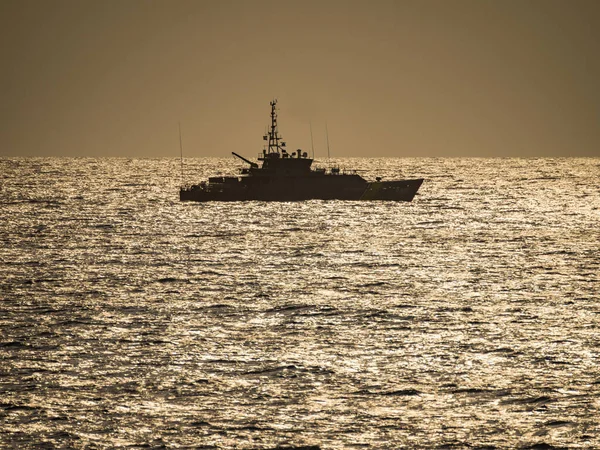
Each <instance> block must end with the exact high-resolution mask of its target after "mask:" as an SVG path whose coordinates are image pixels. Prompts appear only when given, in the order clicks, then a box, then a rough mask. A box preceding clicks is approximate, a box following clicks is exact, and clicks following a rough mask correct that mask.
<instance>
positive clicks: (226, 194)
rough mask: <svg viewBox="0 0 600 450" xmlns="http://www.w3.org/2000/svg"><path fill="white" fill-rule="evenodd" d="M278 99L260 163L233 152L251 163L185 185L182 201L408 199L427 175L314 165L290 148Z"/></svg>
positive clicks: (180, 191) (273, 105) (303, 154)
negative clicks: (368, 174) (389, 176)
mask: <svg viewBox="0 0 600 450" xmlns="http://www.w3.org/2000/svg"><path fill="white" fill-rule="evenodd" d="M276 105H277V100H273V101H272V102H271V127H270V130H269V131H268V133H267V134H266V135H264V136H263V139H264V140H265V141H268V146H266V147H265V149H264V150H263V151H262V154H260V155H259V157H258V160H259V161H262V165H261V166H260V167H259V165H258V164H257V163H255V162H252V161H250V160H248V159H246V158H244V157H243V156H240V155H238V154H237V153H235V152H231V153H232V154H233V155H234V156H237V157H238V158H240V159H241V160H242V161H244V162H246V163H248V164H249V166H250V167H245V168H243V169H241V172H240V175H239V176H226V177H210V178H209V179H208V182H206V181H203V182H201V183H200V184H194V185H191V186H182V187H181V188H180V190H179V199H180V200H181V201H196V202H209V201H249V200H258V201H301V200H313V199H319V200H394V201H406V202H410V201H411V200H412V199H413V198H414V196H415V194H416V193H417V191H418V190H419V187H420V186H421V184H422V183H423V179H421V178H419V179H414V180H396V181H381V178H380V177H377V178H376V181H372V182H369V181H367V180H365V179H364V178H363V177H361V176H360V175H358V174H357V173H356V171H352V172H346V171H340V169H339V168H336V167H334V168H331V169H329V171H327V170H325V169H324V168H316V169H311V165H312V163H313V160H312V159H311V158H309V157H308V154H307V153H306V152H302V151H301V150H300V149H298V150H296V151H295V152H292V153H288V152H287V151H286V149H285V146H286V145H285V142H283V141H282V138H281V135H280V134H279V131H278V129H277V109H276Z"/></svg>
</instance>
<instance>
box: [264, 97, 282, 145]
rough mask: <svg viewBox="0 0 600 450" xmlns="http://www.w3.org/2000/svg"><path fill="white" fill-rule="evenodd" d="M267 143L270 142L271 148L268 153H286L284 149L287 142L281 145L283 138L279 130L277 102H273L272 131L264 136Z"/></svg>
mask: <svg viewBox="0 0 600 450" xmlns="http://www.w3.org/2000/svg"><path fill="white" fill-rule="evenodd" d="M263 139H264V140H265V141H267V140H268V141H269V148H268V150H267V153H280V150H281V152H282V153H285V150H284V149H283V147H285V142H283V141H282V142H281V144H280V143H279V141H281V139H282V137H281V135H280V134H279V131H278V130H277V100H276V99H275V100H273V101H272V102H271V129H270V131H269V132H268V133H267V134H265V135H264V136H263Z"/></svg>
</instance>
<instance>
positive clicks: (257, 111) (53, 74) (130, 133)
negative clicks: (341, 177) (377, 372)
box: [0, 0, 600, 158]
mask: <svg viewBox="0 0 600 450" xmlns="http://www.w3.org/2000/svg"><path fill="white" fill-rule="evenodd" d="M0 33H1V41H0V49H1V50H0V52H1V53H0V57H1V61H2V70H1V71H0V89H1V90H0V105H1V109H0V114H1V117H0V120H1V122H0V156H127V157H158V156H174V157H177V156H179V135H178V122H181V127H182V131H183V142H184V153H185V155H186V156H189V157H192V156H222V157H229V156H230V155H231V151H236V152H238V153H241V154H243V155H246V156H248V157H251V158H254V157H256V155H257V153H258V152H259V151H260V150H261V149H262V144H263V141H262V134H263V132H264V130H265V126H266V125H267V124H268V123H269V112H270V107H269V101H270V100H271V99H273V98H278V100H279V107H280V121H279V124H280V132H281V134H282V135H283V136H284V138H285V140H286V141H287V142H288V148H289V149H290V150H292V149H295V148H303V149H305V150H309V149H310V131H309V124H310V123H312V128H313V133H314V141H315V147H316V156H317V158H319V157H324V156H325V155H326V152H327V150H326V144H325V124H327V128H328V130H329V140H330V144H331V153H332V156H339V157H342V156H365V157H369V156H390V157H402V156H483V157H487V156H596V157H598V156H600V1H599V0H589V1H588V0H515V1H513V0H414V1H408V0H389V1H388V0H372V1H367V0H361V1H354V0H320V1H312V0H303V1H297V0H272V1H267V0H215V1H213V0H206V1H203V0H144V1H140V0H94V1H90V0H74V1H63V0H60V1H59V0H37V1H32V0H0Z"/></svg>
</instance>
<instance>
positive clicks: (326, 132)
mask: <svg viewBox="0 0 600 450" xmlns="http://www.w3.org/2000/svg"><path fill="white" fill-rule="evenodd" d="M325 139H327V163H329V157H330V156H329V132H328V131H327V123H325Z"/></svg>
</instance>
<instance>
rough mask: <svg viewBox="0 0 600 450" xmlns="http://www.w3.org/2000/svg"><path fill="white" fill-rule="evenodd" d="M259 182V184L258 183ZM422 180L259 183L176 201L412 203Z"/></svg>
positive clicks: (186, 192)
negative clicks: (358, 201)
mask: <svg viewBox="0 0 600 450" xmlns="http://www.w3.org/2000/svg"><path fill="white" fill-rule="evenodd" d="M261 181H262V182H261ZM422 183H423V179H414V180H399V181H376V182H373V183H368V182H364V180H362V178H360V177H357V178H356V179H348V180H345V182H344V183H343V186H335V185H334V183H333V182H332V181H331V180H326V179H322V180H311V182H310V183H307V182H305V181H304V180H301V179H298V180H294V179H290V178H286V179H285V180H280V181H279V180H268V181H267V180H258V182H255V183H248V184H242V183H233V184H227V183H224V184H223V185H221V186H219V185H217V186H215V185H211V186H209V187H206V186H199V185H197V186H191V187H187V188H181V189H180V191H179V199H180V200H181V201H194V202H211V201H216V202H235V201H280V202H290V201H304V200H350V201H352V200H354V201H356V200H387V201H405V202H410V201H412V200H413V198H414V197H415V195H416V194H417V191H418V190H419V188H420V187H421V184H422Z"/></svg>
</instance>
